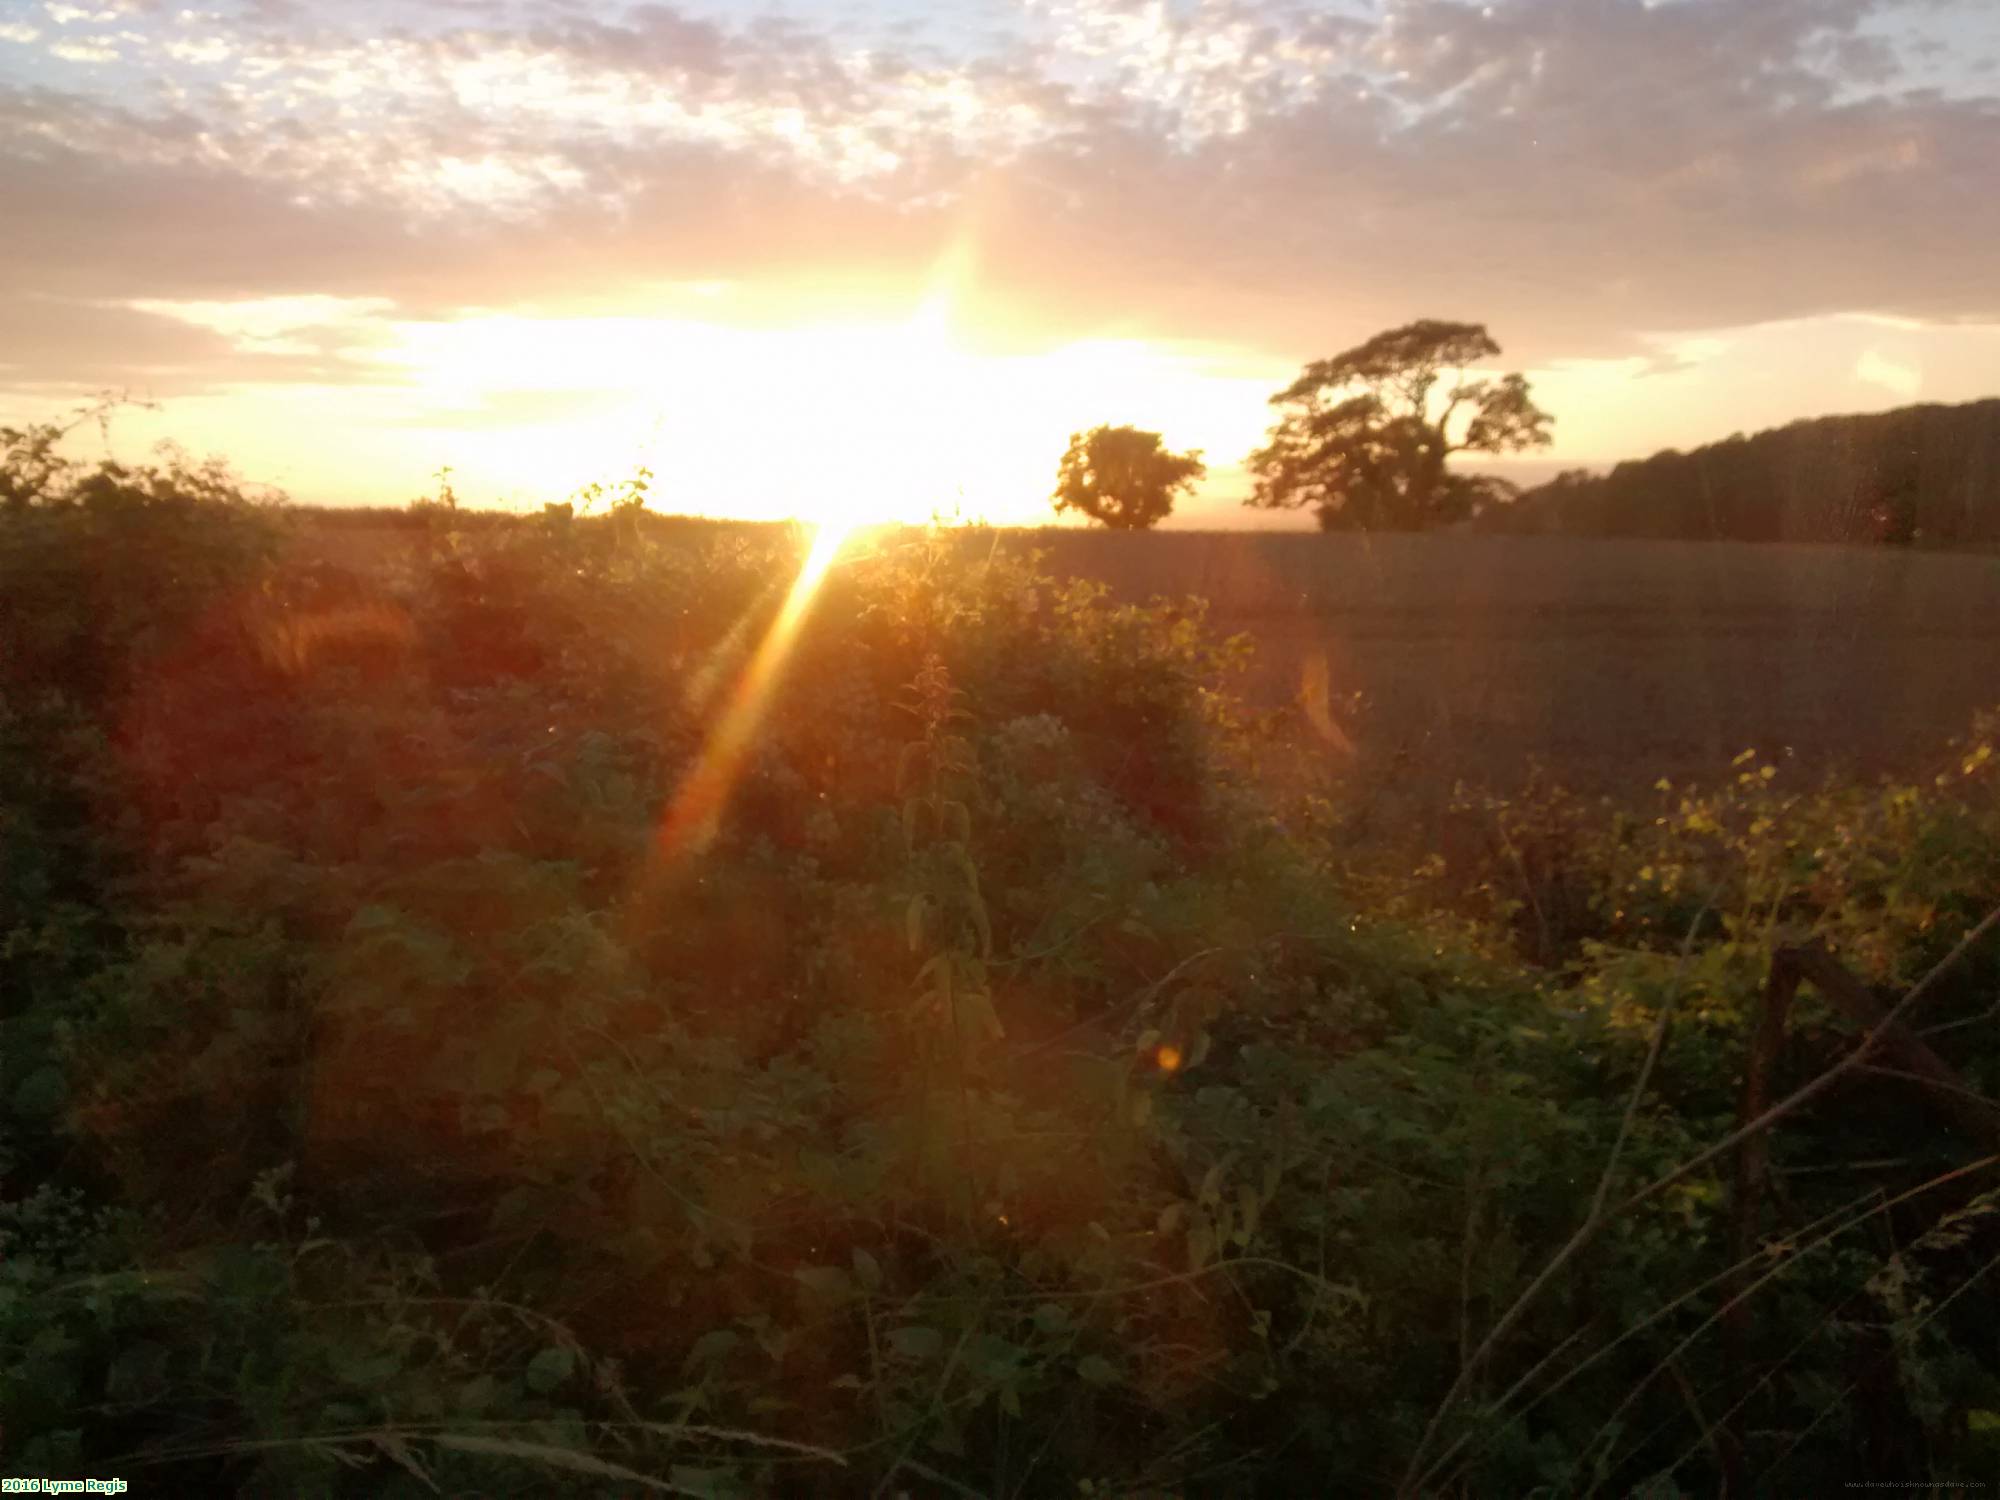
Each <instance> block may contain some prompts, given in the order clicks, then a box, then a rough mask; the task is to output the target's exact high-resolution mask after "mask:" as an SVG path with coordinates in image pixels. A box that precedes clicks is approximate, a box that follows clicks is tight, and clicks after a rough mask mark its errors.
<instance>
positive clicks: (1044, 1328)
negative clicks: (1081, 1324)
mask: <svg viewBox="0 0 2000 1500" xmlns="http://www.w3.org/2000/svg"><path fill="white" fill-rule="evenodd" d="M1035 1327H1036V1328H1037V1329H1039V1330H1040V1331H1041V1332H1043V1333H1046V1334H1049V1335H1051V1336H1054V1335H1057V1334H1063V1333H1067V1332H1069V1309H1068V1308H1066V1307H1064V1306H1063V1305H1062V1304H1061V1303H1060V1302H1044V1303H1043V1304H1042V1305H1041V1306H1040V1307H1038V1308H1036V1309H1035Z"/></svg>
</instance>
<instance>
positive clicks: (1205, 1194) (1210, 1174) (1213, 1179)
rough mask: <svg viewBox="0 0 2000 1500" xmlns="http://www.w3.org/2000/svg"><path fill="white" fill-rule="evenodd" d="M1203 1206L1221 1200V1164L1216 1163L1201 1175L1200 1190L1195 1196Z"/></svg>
mask: <svg viewBox="0 0 2000 1500" xmlns="http://www.w3.org/2000/svg"><path fill="white" fill-rule="evenodd" d="M1195 1197H1196V1198H1198V1199H1199V1200H1200V1201H1201V1202H1202V1203H1204V1204H1212V1203H1216V1202H1219V1201H1220V1200H1221V1198H1222V1163H1221V1162H1217V1163H1216V1164H1215V1165H1214V1166H1212V1167H1210V1168H1209V1169H1208V1171H1206V1172H1205V1173H1203V1174H1202V1179H1201V1190H1200V1191H1199V1192H1198V1193H1196V1194H1195Z"/></svg>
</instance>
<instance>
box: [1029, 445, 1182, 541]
mask: <svg viewBox="0 0 2000 1500" xmlns="http://www.w3.org/2000/svg"><path fill="white" fill-rule="evenodd" d="M1207 472H1208V469H1207V467H1206V466H1205V465H1204V464H1203V463H1202V461H1201V452H1200V450H1198V449H1196V450H1192V451H1190V452H1187V453H1170V452H1168V451H1167V449H1166V448H1164V447H1163V446H1161V443H1160V435H1159V434H1158V433H1157V432H1141V431H1140V430H1139V429H1138V428H1136V427H1110V426H1103V427H1095V428H1092V429H1091V430H1090V431H1089V432H1078V433H1072V434H1071V435H1070V440H1069V451H1068V452H1067V453H1065V454H1063V457H1062V466H1061V467H1060V468H1059V469H1058V470H1057V471H1056V488H1055V493H1054V494H1053V495H1051V496H1050V497H1049V498H1050V500H1051V502H1052V503H1053V504H1054V506H1055V508H1056V510H1057V511H1058V512H1061V511H1065V510H1078V511H1082V512H1083V513H1084V514H1085V515H1086V516H1089V517H1090V518H1091V519H1092V520H1095V521H1102V522H1103V523H1104V524H1105V525H1106V526H1109V527H1111V528H1112V529H1113V530H1114V531H1143V530H1145V529H1146V528H1147V527H1149V526H1157V525H1159V524H1160V522H1161V521H1164V520H1165V519H1166V518H1167V516H1168V515H1169V514H1170V513H1171V512H1172V511H1173V508H1174V500H1175V499H1176V498H1177V497H1178V496H1180V495H1182V494H1184V493H1185V492H1186V491H1188V490H1190V489H1192V488H1194V485H1195V482H1196V481H1197V480H1199V479H1200V478H1201V477H1202V476H1203V475H1204V474H1206V473H1207Z"/></svg>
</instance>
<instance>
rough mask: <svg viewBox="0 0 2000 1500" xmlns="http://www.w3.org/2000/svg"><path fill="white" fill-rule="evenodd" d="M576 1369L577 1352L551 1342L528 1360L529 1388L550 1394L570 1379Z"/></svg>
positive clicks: (543, 1393) (542, 1393)
mask: <svg viewBox="0 0 2000 1500" xmlns="http://www.w3.org/2000/svg"><path fill="white" fill-rule="evenodd" d="M575 1369H576V1352H575V1351H574V1350H572V1349H566V1348H564V1347H563V1346H562V1345H561V1344H551V1345H550V1346H549V1347H548V1348H546V1349H544V1350H543V1351H542V1352H541V1353H540V1354H537V1355H536V1356H535V1357H534V1358H533V1359H531V1360H529V1361H528V1389H529V1390H531V1391H535V1392H537V1393H539V1394H541V1395H544V1396H546V1395H548V1394H549V1392H551V1391H553V1390H554V1389H555V1388H556V1387H557V1386H559V1385H561V1384H562V1383H563V1382H564V1381H566V1380H568V1379H569V1377H570V1375H571V1374H572V1373H574V1371H575Z"/></svg>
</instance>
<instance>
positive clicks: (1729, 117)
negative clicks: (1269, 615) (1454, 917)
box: [0, 0, 2000, 524]
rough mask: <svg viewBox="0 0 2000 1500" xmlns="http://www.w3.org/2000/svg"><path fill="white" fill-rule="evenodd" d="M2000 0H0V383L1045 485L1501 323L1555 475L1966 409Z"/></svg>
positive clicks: (515, 470) (462, 444) (297, 438)
mask: <svg viewBox="0 0 2000 1500" xmlns="http://www.w3.org/2000/svg"><path fill="white" fill-rule="evenodd" d="M1996 246H2000V3H1996V0H1650V3H1649V0H1491V3H1477V0H1475V3H1460V0H1145V3H1136V0H962V3H955V4H954V3H947V0H938V3H934V4H932V3H924V0H788V3H785V4H782V5H775V6H771V7H768V8H767V7H764V6H762V5H761V4H733V3H723V0H688V3H685V4H681V5H663V4H643V5H624V4H614V3H599V0H426V3H390V0H222V3H216V0H193V3H192V4H189V5H184V4H182V3H181V0H76V3H68V0H47V3H41V0H0V420H6V419H8V418H10V417H21V416H39V415H42V414H45V413H48V412H51V411H54V410H56V409H58V408H61V407H65V406H68V405H73V404H74V403H75V401H76V400H77V399H78V398H79V397H80V396H81V395H83V394H86V393H88V392H91V391H96V390H100V389H104V388H114V387H115V388H126V389H129V390H131V391H132V392H133V393H134V394H141V395H148V396H151V397H153V398H155V399H157V400H158V401H159V402H160V403H161V410H160V411H159V413H158V414H157V415H153V416H138V417H134V418H131V419H129V420H126V421H124V422H122V423H121V424H120V426H119V427H117V428H115V429H114V434H113V436H114V441H115V442H116V443H117V444H119V445H120V447H121V449H124V448H130V449H142V448H143V447H144V445H145V443H146V442H147V441H149V440H150V439H151V438H152V437H153V436H155V435H158V434H163V433H172V434H175V435H178V436H180V437H181V438H183V439H184V440H186V441H188V442H189V443H190V445H191V446H194V447H196V448H198V449H204V450H206V449H214V450H219V451H223V452H226V453H228V454H229V455H231V456H232V457H233V458H234V459H235V460H236V461H237V464H238V466H239V468H241V469H243V470H244V471H245V472H246V473H248V474H249V475H251V476H252V477H255V478H258V479H262V480H267V481H271V482H275V483H279V484H282V485H284V486H285V487H286V488H288V489H289V490H290V491H291V492H292V493H293V494H294V495H295V496H296V497H297V498H300V499H302V500H312V501H341V500H354V501H370V502H381V501H384V500H390V501H394V500H401V499H404V498H407V497H408V496H410V495H411V494H414V493H417V492H419V491H421V490H422V489H423V488H424V487H425V485H426V483H427V476H428V475H429V474H430V472H431V471H432V470H434V469H435V468H437V467H438V466H439V465H440V464H450V465H452V466H453V467H454V469H455V471H456V477H457V482H458V485H459V488H460V490H461V492H463V493H465V494H467V495H468V496H469V497H471V498H473V499H475V500H480V501H497V500H505V501H509V502H515V503H533V502H538V501H540V500H543V499H554V498H559V497H560V496H561V495H562V494H564V493H566V492H567V491H568V490H569V489H570V488H572V487H573V486H574V485H576V484H578V483H581V482H583V481H584V480H587V479H589V478H593V477H606V476H611V475H615V474H616V473H618V472H620V471H622V470H626V469H629V468H630V467H631V466H632V465H633V464H634V463H636V462H646V463H648V464H650V466H651V467H652V468H653V469H654V471H655V473H656V474H657V476H658V483H659V494H660V502H659V503H660V504H661V505H662V506H663V507H664V508H669V509H679V510H705V511H713V512H725V513H738V514H762V515H769V514H788V513H807V514H810V513H813V512H814V511H815V510H816V509H823V508H829V507H844V508H871V507H872V508H875V509H879V510H886V511H891V512H900V513H903V514H916V515H922V514H926V513H928V512H929V511H930V510H931V509H932V508H933V507H934V506H942V507H945V508H950V507H952V506H954V505H957V506H960V507H962V508H963V509H964V510H965V511H967V512H969V513H973V514H984V515H986V516H988V517H989V518H992V519H996V520H1014V519H1032V518H1034V517H1036V516H1037V515H1038V514H1045V510H1044V507H1045V503H1046V500H1045V497H1046V493H1047V490H1048V488H1049V486H1050V483H1051V482H1052V480H1053V475H1054V469H1055V464H1056V460H1057V458H1058V456H1059V455H1060V452H1061V450H1062V447H1063V445H1064V443H1065V441H1066V439H1067V436H1068V434H1069V432H1070V431H1071V430H1073V429H1075V428H1078V427H1084V426H1089V425H1093V424H1095V423H1097V422H1099V421H1111V422H1128V421H1129V422H1135V423H1138V424H1140V425H1143V426H1147V427H1153V428H1158V429H1161V430H1162V431H1163V432H1164V433H1165V434H1166V437H1167V439H1168V441H1169V442H1170V443H1171V444H1173V445H1174V446H1177V447H1187V446H1194V447H1200V448H1202V449H1204V450H1205V452H1206V454H1207V457H1208V460H1209V463H1210V466H1211V471H1212V473H1211V478H1210V481H1209V483H1208V485H1207V486H1206V487H1205V489H1204V492H1203V494H1202V495H1201V497H1200V498H1199V501H1198V503H1197V504H1195V505H1194V506H1193V507H1191V508H1190V510H1189V513H1188V514H1187V515H1186V516H1185V517H1184V518H1183V519H1185V520H1188V521H1194V522H1201V521H1206V522H1208V523H1210V524H1214V523H1216V522H1218V521H1220V522H1236V521H1239V520H1244V519H1252V517H1251V515H1250V513H1247V512H1242V511H1241V510H1240V509H1238V508H1237V507H1236V505H1235V501H1236V499H1237V498H1238V497H1239V496H1240V494H1241V493H1242V491H1243V488H1244V480H1243V477H1242V474H1241V472H1240V469H1239V468H1238V467H1237V465H1238V464H1239V463H1240V460H1241V458H1242V456H1243V454H1244V453H1245V452H1246V451H1247V450H1248V449H1249V448H1250V447H1251V446H1253V445H1254V444H1255V443H1256V442H1257V441H1258V439H1259V438H1260V437H1261V435H1262V433H1263V430H1264V428H1265V427H1266V425H1268V421H1269V417H1270V413H1269V410H1268V408H1267V406H1266V404H1265V402H1266V398H1267V397H1268V396H1269V394H1270V393H1271V392H1272V391H1273V390H1274V389H1276V388H1277V387H1278V386H1280V385H1282V384H1284V383H1286V382H1287V381H1288V380H1289V379H1290V378H1291V376H1292V375H1293V374H1294V373H1295V372H1296V370H1297V367H1298V366H1299V365H1300V364H1301V363H1303V362H1304V361H1306V360H1308V359H1311V358H1314V357H1318V356H1322V355H1326V354H1330V353H1333V352H1335V351H1337V350H1339V349H1342V348H1345V347H1348V346H1349V345H1351V344H1354V343H1357V342H1359V341H1360V340H1361V339H1363V338H1365V337H1367V336H1368V335H1369V334H1371V333H1374V332H1375V331H1377V330H1379V329H1381V328H1384V327H1387V326H1391V325H1393V324H1397V323H1401V322H1406V321H1408V320H1410V319H1412V318H1416V317H1443V318H1458V319H1467V320H1473V321H1480V322H1484V323H1486V324H1487V325H1488V326H1489V327H1490V328H1491V330H1492V332H1493V334H1494V336H1495V337H1496V338H1497V339H1498V340H1499V341H1500V342H1501V343H1502V344H1503V345H1504V346H1505V350H1506V354H1505V361H1504V365H1505V367H1506V368H1520V369H1523V370H1525V371H1526V372H1527V373H1528V374H1529V376H1530V378H1531V379H1532V380H1533V382H1534V384H1535V389H1536V392H1537V394H1538V396H1539V397H1540V399H1541V401H1542V403H1543V404H1544V405H1545V406H1547V407H1549V408H1550V409H1551V410H1553V411H1554V412H1555V413H1556V416H1557V419H1558V420H1557V427H1556V431H1557V434H1558V443H1557V447H1556V448H1555V449H1554V450H1553V451H1552V453H1551V454H1550V455H1548V456H1549V458H1550V459H1551V460H1552V461H1553V462H1554V463H1558V464H1599V463H1608V462H1610V461H1614V460H1616V459H1618V458H1621V457H1627V456H1635V455H1642V454H1645V453H1649V452H1652V451H1654V450H1656V449H1658V448H1661V447H1666V446H1688V445H1692V444H1694V443H1698V442H1702V441H1706V440H1709V439H1712V438H1718V437H1724V436H1727V435H1728V434H1729V433H1730V432H1732V431H1736V430H1739V429H1743V430H1749V429H1754V428H1757V427H1760V426H1766V425H1770V424H1772V423H1776V422H1782V421H1786V420H1790V419H1792V418H1795V417H1800V416H1806V415H1814V414H1819V413H1822V412H1828V411H1858V410H1870V409H1882V408H1886V407H1890V406H1896V405H1901V404H1905V403H1907V402H1909V401H1913V400H1943V401H1952V400H1965V399H1970V398H1973V397H1976V396H1982V395H1991V394H2000V253H1996V250H1995V247H1996Z"/></svg>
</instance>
